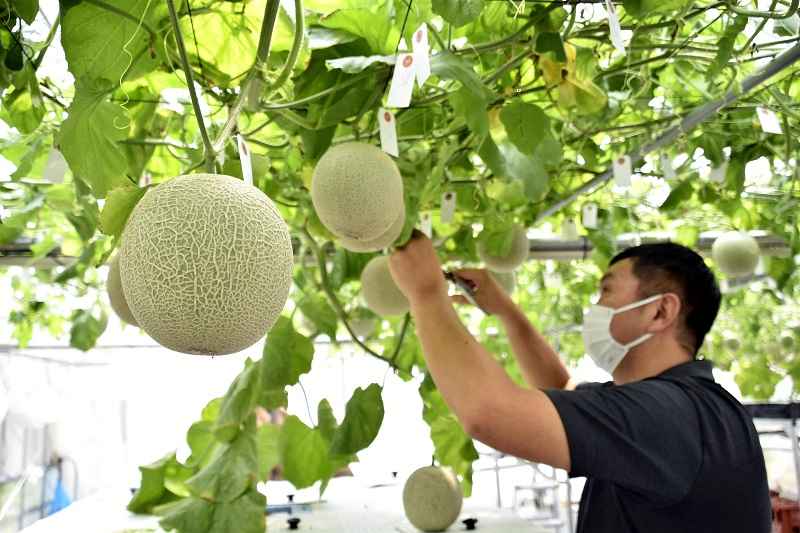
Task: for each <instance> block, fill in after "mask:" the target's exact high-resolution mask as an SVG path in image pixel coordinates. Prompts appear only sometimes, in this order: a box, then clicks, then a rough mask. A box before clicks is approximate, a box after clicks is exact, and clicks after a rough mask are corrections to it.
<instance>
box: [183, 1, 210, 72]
mask: <svg viewBox="0 0 800 533" xmlns="http://www.w3.org/2000/svg"><path fill="white" fill-rule="evenodd" d="M186 8H187V9H188V10H189V24H191V25H192V40H194V50H195V52H196V53H197V62H198V63H199V64H200V75H201V76H203V77H204V78H205V77H206V73H205V70H204V69H203V58H202V57H200V47H199V46H198V44H197V32H196V31H195V29H194V16H193V14H192V2H191V0H189V1H187V2H186Z"/></svg>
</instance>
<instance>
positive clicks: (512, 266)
mask: <svg viewBox="0 0 800 533" xmlns="http://www.w3.org/2000/svg"><path fill="white" fill-rule="evenodd" d="M512 231H513V232H514V235H513V238H512V241H511V249H510V250H509V252H508V254H506V255H505V256H502V257H501V256H496V255H491V254H490V253H489V252H488V251H487V250H486V244H485V243H484V242H483V241H482V240H480V239H478V257H480V259H481V261H483V263H484V264H485V265H486V268H488V269H489V270H492V271H494V272H500V273H504V272H512V271H514V270H516V269H517V268H518V267H519V266H520V265H522V264H523V263H524V262H525V261H526V260H527V259H528V254H529V253H530V243H529V242H528V235H527V230H526V229H525V228H524V227H523V226H521V225H519V224H515V225H514V228H513V230H512Z"/></svg>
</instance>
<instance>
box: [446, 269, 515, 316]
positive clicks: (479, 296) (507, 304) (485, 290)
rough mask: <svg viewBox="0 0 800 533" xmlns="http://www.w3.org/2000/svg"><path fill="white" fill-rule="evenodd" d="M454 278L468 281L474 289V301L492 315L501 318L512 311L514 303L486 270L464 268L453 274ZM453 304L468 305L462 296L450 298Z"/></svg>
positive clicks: (467, 301)
mask: <svg viewBox="0 0 800 533" xmlns="http://www.w3.org/2000/svg"><path fill="white" fill-rule="evenodd" d="M453 274H455V275H456V276H458V277H460V278H463V279H465V280H468V281H469V282H471V284H472V285H473V286H474V287H475V301H476V302H477V304H478V305H479V306H481V308H482V309H483V310H484V311H485V312H487V313H489V314H492V315H498V316H502V315H504V314H506V313H508V312H509V311H511V310H513V309H514V302H513V301H512V300H511V297H510V296H509V295H508V294H507V293H506V291H504V290H503V288H502V287H501V286H500V284H499V283H497V280H495V279H494V278H493V277H492V276H491V274H489V271H488V270H485V269H474V268H466V269H462V270H456V271H454V272H453ZM452 299H453V302H455V303H460V304H464V303H469V300H467V299H466V298H465V297H464V296H461V295H460V294H459V295H455V296H453V297H452Z"/></svg>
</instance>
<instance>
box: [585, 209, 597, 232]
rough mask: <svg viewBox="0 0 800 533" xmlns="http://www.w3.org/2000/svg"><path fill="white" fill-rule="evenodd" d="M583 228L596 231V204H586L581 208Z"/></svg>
mask: <svg viewBox="0 0 800 533" xmlns="http://www.w3.org/2000/svg"><path fill="white" fill-rule="evenodd" d="M582 223H583V227H584V228H586V229H597V204H586V205H585V206H583V221H582Z"/></svg>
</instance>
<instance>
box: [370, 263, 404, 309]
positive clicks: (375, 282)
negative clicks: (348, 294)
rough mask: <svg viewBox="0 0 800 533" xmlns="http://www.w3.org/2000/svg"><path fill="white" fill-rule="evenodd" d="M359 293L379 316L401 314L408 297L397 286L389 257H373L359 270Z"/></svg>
mask: <svg viewBox="0 0 800 533" xmlns="http://www.w3.org/2000/svg"><path fill="white" fill-rule="evenodd" d="M361 293H362V294H363V296H364V301H365V302H366V304H367V307H369V308H370V310H372V312H374V313H376V314H377V315H379V316H392V315H402V314H403V313H405V312H406V311H408V309H409V303H408V299H406V297H405V295H404V294H403V293H402V292H401V291H400V289H399V288H398V287H397V284H396V283H395V282H394V278H392V273H391V271H390V270H389V257H388V256H386V255H379V256H377V257H373V258H372V259H371V260H370V262H369V263H367V265H366V266H365V267H364V270H363V271H361Z"/></svg>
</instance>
